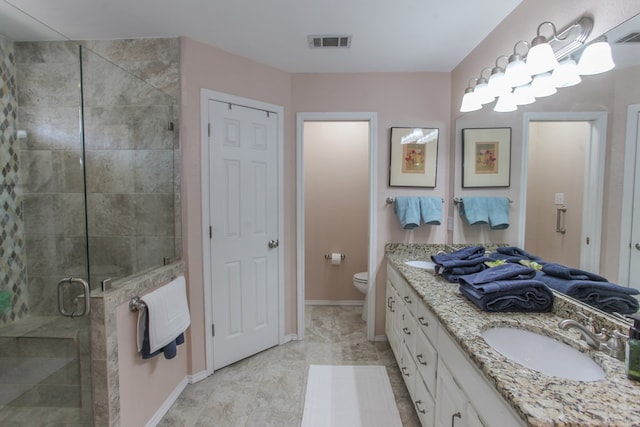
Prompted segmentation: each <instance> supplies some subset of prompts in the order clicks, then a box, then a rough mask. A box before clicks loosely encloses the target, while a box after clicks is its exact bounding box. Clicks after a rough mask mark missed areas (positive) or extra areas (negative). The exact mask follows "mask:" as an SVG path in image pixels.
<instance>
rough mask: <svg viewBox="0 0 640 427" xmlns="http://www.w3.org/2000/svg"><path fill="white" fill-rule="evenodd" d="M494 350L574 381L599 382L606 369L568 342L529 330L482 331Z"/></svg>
mask: <svg viewBox="0 0 640 427" xmlns="http://www.w3.org/2000/svg"><path fill="white" fill-rule="evenodd" d="M482 338H484V340H485V341H486V343H487V344H489V345H490V346H491V347H493V349H494V350H496V351H498V352H499V353H500V354H502V355H503V356H505V357H506V358H507V359H510V360H512V361H514V362H517V363H519V364H521V365H523V366H526V367H527V368H530V369H533V370H536V371H538V372H541V373H543V374H546V375H551V376H554V377H559V378H564V379H568V380H574V381H598V380H601V379H603V378H604V377H605V372H604V370H603V369H602V368H601V367H600V366H599V365H598V364H597V363H596V362H594V361H593V360H592V359H591V358H590V357H589V356H587V355H585V354H583V353H581V352H579V351H578V350H576V349H574V348H573V347H571V346H570V345H568V344H565V343H563V342H561V341H558V340H556V339H553V338H551V337H548V336H546V335H541V334H538V333H535V332H532V331H528V330H526V329H519V328H507V327H494V328H490V329H487V330H485V331H484V332H482Z"/></svg>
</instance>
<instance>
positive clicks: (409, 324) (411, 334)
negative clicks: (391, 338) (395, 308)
mask: <svg viewBox="0 0 640 427" xmlns="http://www.w3.org/2000/svg"><path fill="white" fill-rule="evenodd" d="M399 330H400V335H401V336H402V340H403V341H404V344H405V345H406V346H407V348H408V349H409V353H411V354H412V355H413V354H416V332H417V331H418V327H417V325H416V319H415V318H414V317H413V315H412V314H411V311H410V308H409V307H407V306H406V305H405V306H404V308H403V309H402V321H401V324H400V329H399Z"/></svg>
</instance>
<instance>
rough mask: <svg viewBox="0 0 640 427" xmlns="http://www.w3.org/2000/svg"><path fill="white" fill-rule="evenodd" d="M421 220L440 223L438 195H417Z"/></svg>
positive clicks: (440, 214)
mask: <svg viewBox="0 0 640 427" xmlns="http://www.w3.org/2000/svg"><path fill="white" fill-rule="evenodd" d="M419 200H420V215H421V216H422V222H424V223H425V224H428V225H440V224H441V222H442V199H441V198H440V197H419Z"/></svg>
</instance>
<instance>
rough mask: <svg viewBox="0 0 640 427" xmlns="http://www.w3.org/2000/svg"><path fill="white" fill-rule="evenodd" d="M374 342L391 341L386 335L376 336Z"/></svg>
mask: <svg viewBox="0 0 640 427" xmlns="http://www.w3.org/2000/svg"><path fill="white" fill-rule="evenodd" d="M373 341H376V342H387V341H389V340H388V339H387V336H386V335H376V336H375V337H374V338H373Z"/></svg>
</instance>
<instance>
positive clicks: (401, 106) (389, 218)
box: [292, 73, 450, 335]
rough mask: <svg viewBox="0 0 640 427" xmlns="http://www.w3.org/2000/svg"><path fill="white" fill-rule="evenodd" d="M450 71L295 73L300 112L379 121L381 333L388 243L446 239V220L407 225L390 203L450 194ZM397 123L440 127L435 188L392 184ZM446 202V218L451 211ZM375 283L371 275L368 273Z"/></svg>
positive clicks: (378, 313)
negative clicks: (369, 116)
mask: <svg viewBox="0 0 640 427" xmlns="http://www.w3.org/2000/svg"><path fill="white" fill-rule="evenodd" d="M449 87H450V81H449V74H447V73H332V74H315V73H308V74H294V75H293V76H292V108H293V110H294V111H296V112H376V113H377V121H378V133H377V139H378V151H377V155H378V164H377V165H376V167H377V171H378V182H377V185H378V195H377V196H378V211H377V215H378V225H377V242H378V243H377V248H376V254H377V256H376V259H375V263H376V265H377V268H378V273H377V277H375V286H376V296H377V298H376V328H375V329H376V332H375V333H376V335H382V334H384V314H383V313H384V287H385V282H386V273H385V268H384V245H385V243H388V242H432V243H435V242H445V241H446V238H447V232H446V222H444V223H443V225H440V226H423V227H419V228H418V229H415V230H414V231H411V232H410V231H407V230H403V229H402V228H401V227H400V225H399V224H398V221H397V218H396V216H395V214H394V213H393V207H392V206H391V205H387V204H386V203H385V199H386V198H387V197H390V196H391V197H395V196H399V195H417V194H429V195H436V196H442V197H445V199H446V189H447V187H448V182H447V181H448V174H447V173H446V172H447V165H448V164H449V156H448V153H449V151H448V141H449V138H450V133H449V125H448V123H449V113H448V111H449V109H450V105H449ZM393 126H398V127H401V126H407V127H413V126H420V127H435V128H439V129H440V139H439V149H438V172H437V186H436V188H435V189H425V190H418V189H406V188H395V187H394V188H390V187H389V186H388V180H389V176H388V172H387V171H388V168H389V138H390V128H391V127H393ZM447 206H448V205H447V204H445V211H444V213H443V217H444V218H443V219H446V217H447ZM369 281H370V283H372V278H370V279H369Z"/></svg>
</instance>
